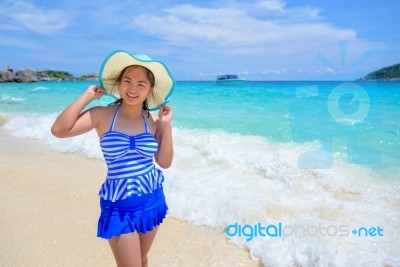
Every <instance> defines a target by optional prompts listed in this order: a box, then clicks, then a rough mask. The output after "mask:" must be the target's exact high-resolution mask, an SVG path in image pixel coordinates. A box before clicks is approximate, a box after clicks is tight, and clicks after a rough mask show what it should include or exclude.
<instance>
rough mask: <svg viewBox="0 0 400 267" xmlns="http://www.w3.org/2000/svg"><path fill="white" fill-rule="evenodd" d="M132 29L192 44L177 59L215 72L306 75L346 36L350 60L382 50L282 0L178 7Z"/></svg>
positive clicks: (169, 42) (141, 18)
mask: <svg viewBox="0 0 400 267" xmlns="http://www.w3.org/2000/svg"><path fill="white" fill-rule="evenodd" d="M131 28H132V29H134V31H135V32H140V33H141V34H143V35H145V36H148V37H153V38H155V39H156V40H157V41H159V40H161V45H160V47H168V46H169V47H173V48H174V47H175V48H176V47H188V48H189V49H188V50H186V51H185V52H184V53H183V54H182V55H181V56H180V55H179V54H178V53H177V54H176V58H175V60H176V59H179V60H182V61H181V62H185V64H195V66H201V65H202V64H204V65H207V68H208V69H209V70H210V71H213V72H219V71H222V72H225V71H226V67H227V66H231V67H232V68H233V71H236V72H237V73H239V72H240V70H241V69H243V68H246V69H248V71H249V73H263V74H264V75H269V74H272V75H273V74H275V75H284V74H285V73H286V74H288V73H293V74H294V73H298V72H296V70H298V69H299V66H301V68H302V71H304V73H305V72H307V71H311V70H315V69H316V67H318V65H320V64H321V63H320V62H318V60H316V55H317V54H318V53H321V54H324V55H336V54H338V51H339V50H338V49H339V43H340V42H341V41H342V40H346V41H348V42H349V43H350V44H351V45H350V46H349V47H351V49H348V50H347V54H346V58H347V60H348V62H351V61H352V60H353V61H354V60H356V59H357V58H358V57H359V56H360V54H362V53H363V52H365V51H367V50H373V49H377V48H379V44H376V43H370V42H366V41H364V40H361V39H359V38H358V36H357V32H356V31H355V30H353V29H346V28H341V27H337V26H335V25H333V24H331V23H329V21H328V20H326V19H325V18H323V17H321V15H320V10H318V9H316V8H313V7H309V6H301V7H296V8H288V7H287V6H286V3H285V2H283V1H279V0H269V1H259V2H257V3H252V4H251V3H246V4H238V3H234V2H233V4H231V5H226V6H224V7H213V8H211V7H210V8H206V7H200V6H196V5H192V4H184V5H175V6H171V7H168V8H165V9H160V10H159V11H158V12H153V13H151V12H148V13H147V12H146V13H141V14H139V15H137V16H135V17H134V18H133V19H132V22H131ZM180 57H181V58H180ZM336 58H338V59H340V56H337V57H336ZM211 62H212V63H211ZM332 62H334V64H336V62H335V60H332ZM182 64H183V63H182ZM182 66H183V65H181V66H180V67H182ZM183 68H184V67H183ZM283 68H286V70H285V69H283ZM268 69H273V71H272V70H271V71H268ZM200 70H201V69H199V71H200ZM262 70H264V71H262ZM265 70H267V71H265ZM325 72H326V70H325Z"/></svg>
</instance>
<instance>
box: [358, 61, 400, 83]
mask: <svg viewBox="0 0 400 267" xmlns="http://www.w3.org/2000/svg"><path fill="white" fill-rule="evenodd" d="M357 80H358V81H400V63H399V64H395V65H392V66H389V67H385V68H382V69H379V70H377V71H373V72H371V73H369V74H367V75H366V76H365V77H363V78H360V79H357Z"/></svg>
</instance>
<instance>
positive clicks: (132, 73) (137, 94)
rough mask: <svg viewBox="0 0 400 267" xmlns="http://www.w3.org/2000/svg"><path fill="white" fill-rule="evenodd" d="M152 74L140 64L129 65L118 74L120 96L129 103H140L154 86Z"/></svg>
mask: <svg viewBox="0 0 400 267" xmlns="http://www.w3.org/2000/svg"><path fill="white" fill-rule="evenodd" d="M153 77H154V76H153V75H152V73H151V72H150V71H149V70H147V69H146V68H144V67H142V66H136V65H134V66H129V67H127V68H125V69H124V70H123V72H122V75H121V76H120V81H119V85H120V86H119V90H120V96H121V98H122V99H123V100H124V102H126V103H127V104H129V105H142V104H143V102H144V101H146V98H147V96H148V95H149V94H151V92H152V90H153V87H154V79H152V78H153ZM151 80H152V81H151Z"/></svg>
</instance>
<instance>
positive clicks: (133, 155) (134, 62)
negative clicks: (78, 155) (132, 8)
mask: <svg viewBox="0 0 400 267" xmlns="http://www.w3.org/2000/svg"><path fill="white" fill-rule="evenodd" d="M99 80H100V86H96V85H92V86H89V88H88V89H87V90H86V91H85V92H84V93H83V94H82V95H81V96H79V97H78V99H76V100H75V101H74V102H73V103H72V104H71V105H70V106H69V107H67V108H66V109H65V110H64V111H63V112H62V113H61V114H60V115H59V116H58V118H57V119H56V121H55V122H54V124H53V126H52V128H51V131H52V133H53V135H54V136H56V137H59V138H65V137H71V136H76V135H80V134H84V133H86V132H88V131H90V130H92V129H95V130H96V132H97V134H98V135H99V138H100V146H101V149H102V152H103V155H104V158H105V161H106V163H107V167H108V173H107V178H106V180H105V182H104V183H103V184H102V186H101V188H100V192H99V195H100V207H101V214H100V218H99V223H98V231H97V236H99V237H101V238H105V239H108V241H109V244H110V247H111V249H112V252H113V254H114V257H115V260H116V263H117V265H118V266H147V253H148V252H149V250H150V247H151V245H152V242H153V240H154V238H155V235H156V232H157V227H158V225H159V224H161V222H162V221H163V219H164V218H165V215H166V213H167V210H168V207H167V205H166V202H165V197H164V193H163V188H162V183H163V181H164V176H163V173H162V171H161V170H159V169H157V168H156V167H155V165H154V162H153V159H155V161H156V162H157V164H158V165H159V166H160V167H162V168H168V167H170V166H171V163H172V158H173V143H172V125H171V121H172V109H171V107H169V106H166V105H165V103H166V102H167V101H168V100H169V96H170V94H171V93H172V88H173V79H172V77H171V75H170V74H169V72H168V69H167V68H166V67H165V65H164V64H162V63H161V62H158V61H153V60H151V59H150V58H148V57H146V56H144V55H136V56H132V55H130V54H129V53H127V52H124V51H115V52H113V53H111V54H110V55H109V56H108V57H107V58H106V59H105V60H104V62H103V65H102V67H101V69H100V77H99ZM105 93H106V94H110V95H115V96H117V97H118V98H119V99H118V100H117V101H116V102H114V103H113V105H109V106H107V107H101V106H98V107H93V108H90V109H88V110H86V111H84V112H82V111H83V109H84V108H85V107H86V106H87V105H88V104H89V103H90V102H91V101H93V100H95V99H98V98H100V97H101V96H103V94H105ZM157 108H159V113H158V116H156V115H153V114H150V112H149V110H155V109H157Z"/></svg>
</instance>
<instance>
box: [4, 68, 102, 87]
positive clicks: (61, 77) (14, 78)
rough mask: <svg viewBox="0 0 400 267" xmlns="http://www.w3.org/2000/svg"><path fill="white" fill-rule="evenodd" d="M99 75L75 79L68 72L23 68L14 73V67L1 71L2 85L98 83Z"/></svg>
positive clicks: (93, 74) (88, 75)
mask: <svg viewBox="0 0 400 267" xmlns="http://www.w3.org/2000/svg"><path fill="white" fill-rule="evenodd" d="M97 80H98V75H97V73H92V74H86V75H82V76H81V77H79V78H76V77H74V76H73V75H72V74H70V73H68V72H66V71H57V70H43V71H36V70H35V69H34V68H23V69H20V70H18V71H17V72H16V73H14V70H13V68H12V67H7V68H6V69H5V70H0V83H5V82H20V83H31V82H36V81H97Z"/></svg>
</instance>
